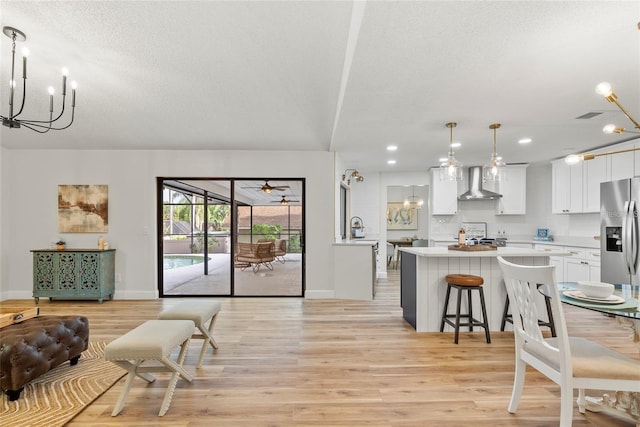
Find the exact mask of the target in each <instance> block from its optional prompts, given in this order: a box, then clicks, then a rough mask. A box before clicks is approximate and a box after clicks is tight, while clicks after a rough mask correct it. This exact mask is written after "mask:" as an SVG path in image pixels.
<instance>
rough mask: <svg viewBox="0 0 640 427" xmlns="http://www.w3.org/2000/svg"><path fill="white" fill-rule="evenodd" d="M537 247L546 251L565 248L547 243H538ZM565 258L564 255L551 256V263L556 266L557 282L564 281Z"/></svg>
mask: <svg viewBox="0 0 640 427" xmlns="http://www.w3.org/2000/svg"><path fill="white" fill-rule="evenodd" d="M534 247H535V249H541V250H545V251H558V250H563V249H564V248H563V247H562V246H557V245H545V244H544V243H536V244H535V245H534ZM564 258H565V257H562V256H550V257H549V265H553V266H554V267H555V268H556V282H564V281H565V279H564Z"/></svg>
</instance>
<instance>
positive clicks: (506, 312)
mask: <svg viewBox="0 0 640 427" xmlns="http://www.w3.org/2000/svg"><path fill="white" fill-rule="evenodd" d="M539 287H540V285H538V288H539ZM544 304H545V306H546V308H547V319H549V321H548V322H545V321H544V320H540V319H538V325H540V326H546V327H547V328H549V329H551V336H552V337H556V336H557V335H556V326H555V324H554V323H553V313H552V312H551V302H550V301H549V297H548V296H546V295H545V297H544ZM507 322H509V323H511V324H512V325H513V317H512V316H511V314H509V295H507V299H506V301H505V302H504V310H503V311H502V324H500V330H501V331H504V328H505V326H506V325H507Z"/></svg>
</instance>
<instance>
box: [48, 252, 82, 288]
mask: <svg viewBox="0 0 640 427" xmlns="http://www.w3.org/2000/svg"><path fill="white" fill-rule="evenodd" d="M55 255H58V256H57V261H58V265H57V276H58V277H57V278H58V289H57V291H58V292H61V293H62V294H63V295H66V296H69V295H72V294H75V293H76V292H77V291H78V279H79V272H80V255H79V254H78V253H76V252H60V253H57V254H54V258H55ZM54 265H55V263H54Z"/></svg>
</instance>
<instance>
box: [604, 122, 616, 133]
mask: <svg viewBox="0 0 640 427" xmlns="http://www.w3.org/2000/svg"><path fill="white" fill-rule="evenodd" d="M615 130H616V125H614V124H608V125H606V126H605V127H603V128H602V132H604V133H606V134H611V133H614V132H615Z"/></svg>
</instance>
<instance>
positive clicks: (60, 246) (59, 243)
mask: <svg viewBox="0 0 640 427" xmlns="http://www.w3.org/2000/svg"><path fill="white" fill-rule="evenodd" d="M66 244H67V242H65V241H64V240H62V239H60V240H58V241H57V242H56V248H57V249H58V250H59V251H61V250H63V249H64V245H66Z"/></svg>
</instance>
